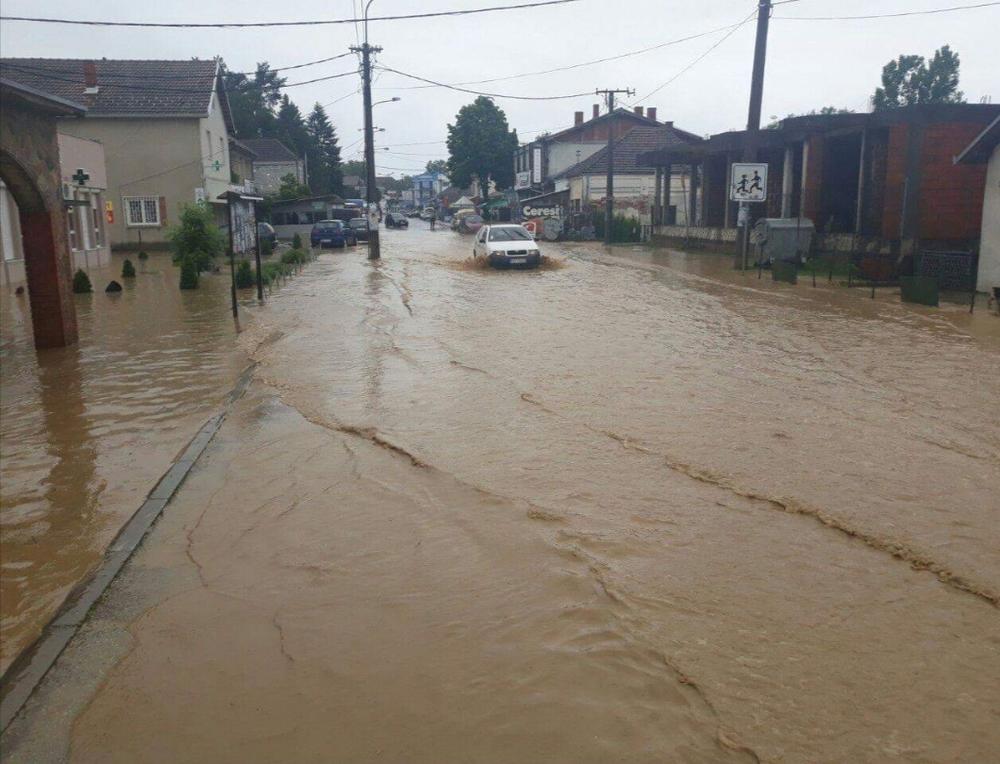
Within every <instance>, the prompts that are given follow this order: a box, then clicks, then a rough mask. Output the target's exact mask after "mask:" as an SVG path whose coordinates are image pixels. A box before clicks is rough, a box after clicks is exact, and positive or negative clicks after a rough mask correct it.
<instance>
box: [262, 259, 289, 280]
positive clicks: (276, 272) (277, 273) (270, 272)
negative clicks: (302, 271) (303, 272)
mask: <svg viewBox="0 0 1000 764" xmlns="http://www.w3.org/2000/svg"><path fill="white" fill-rule="evenodd" d="M290 275H292V265H291V264H290V263H264V265H263V266H262V268H261V277H262V278H263V280H264V282H265V283H267V284H268V285H270V284H273V283H274V282H276V281H278V280H280V279H284V278H288V277H289V276H290Z"/></svg>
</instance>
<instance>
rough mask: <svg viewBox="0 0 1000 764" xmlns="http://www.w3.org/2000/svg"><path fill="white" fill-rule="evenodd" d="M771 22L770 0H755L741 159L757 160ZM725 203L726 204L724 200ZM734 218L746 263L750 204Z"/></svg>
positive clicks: (743, 205)
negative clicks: (754, 30) (738, 224)
mask: <svg viewBox="0 0 1000 764" xmlns="http://www.w3.org/2000/svg"><path fill="white" fill-rule="evenodd" d="M770 22H771V0H759V2H758V4H757V37H756V39H755V41H754V48H753V71H752V72H751V74H750V108H749V109H748V110H747V134H746V139H745V140H744V141H743V161H744V162H755V161H757V133H759V132H760V110H761V104H762V102H763V100H764V63H765V61H766V59H767V29H768V25H769V24H770ZM726 204H729V202H728V201H727V202H726ZM738 220H742V221H743V223H742V225H743V236H742V238H741V240H740V253H739V257H738V258H737V264H738V265H742V268H743V270H744V271H746V267H747V253H748V251H749V249H750V205H749V204H747V203H746V202H740V215H739V218H738Z"/></svg>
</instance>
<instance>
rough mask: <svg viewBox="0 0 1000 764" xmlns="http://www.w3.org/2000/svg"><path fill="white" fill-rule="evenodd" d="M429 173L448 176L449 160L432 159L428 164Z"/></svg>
mask: <svg viewBox="0 0 1000 764" xmlns="http://www.w3.org/2000/svg"><path fill="white" fill-rule="evenodd" d="M426 169H427V172H440V173H443V174H445V175H447V174H448V160H447V159H432V160H431V161H429V162H428V163H427V168H426Z"/></svg>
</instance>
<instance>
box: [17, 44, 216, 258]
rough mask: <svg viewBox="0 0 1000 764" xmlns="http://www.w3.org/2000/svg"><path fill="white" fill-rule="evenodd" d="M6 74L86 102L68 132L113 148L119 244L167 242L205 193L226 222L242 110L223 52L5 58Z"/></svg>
mask: <svg viewBox="0 0 1000 764" xmlns="http://www.w3.org/2000/svg"><path fill="white" fill-rule="evenodd" d="M0 76H2V77H3V78H4V79H8V80H12V81H14V82H17V83H21V84H23V85H26V86H28V87H32V88H35V89H38V90H41V91H44V92H47V93H52V94H54V95H56V96H58V97H61V98H65V99H69V100H72V101H75V102H78V103H81V104H83V105H84V106H85V107H86V109H87V111H86V116H85V117H84V118H83V119H73V120H63V121H61V122H60V123H59V132H60V133H62V134H64V135H71V136H74V137H76V138H82V139H87V140H91V141H97V142H99V143H102V144H103V145H104V146H105V147H107V152H106V157H105V158H106V162H107V188H106V190H104V193H103V198H102V201H103V202H104V203H108V202H110V203H111V213H112V215H111V217H112V219H113V222H107V223H106V230H107V235H108V238H109V239H110V243H111V246H112V248H115V247H133V248H134V247H137V246H138V243H139V241H140V239H141V241H142V243H143V246H144V247H149V246H150V245H152V246H158V245H159V246H165V244H166V231H167V229H168V227H169V226H170V225H172V224H173V223H175V222H176V221H177V218H178V216H179V214H180V211H181V208H182V207H183V205H185V204H190V203H194V202H196V201H205V202H206V203H208V204H209V205H211V206H212V207H213V209H214V210H215V212H216V219H217V221H218V222H219V224H220V225H221V224H223V222H224V221H225V209H226V208H225V204H224V203H223V202H219V201H218V199H217V197H218V196H219V195H220V194H222V193H224V192H226V191H228V190H229V188H230V172H231V170H230V163H229V135H230V134H231V132H232V118H231V115H230V113H229V101H228V100H227V98H226V95H225V92H224V90H223V88H222V80H221V77H220V72H219V63H218V62H217V61H214V60H211V61H200V60H197V59H195V60H185V61H144V60H143V61H132V60H112V59H99V60H86V59H57V58H4V59H0Z"/></svg>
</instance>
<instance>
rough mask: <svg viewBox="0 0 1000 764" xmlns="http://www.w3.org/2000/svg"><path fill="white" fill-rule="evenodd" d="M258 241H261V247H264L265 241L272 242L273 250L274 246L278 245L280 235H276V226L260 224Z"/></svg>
mask: <svg viewBox="0 0 1000 764" xmlns="http://www.w3.org/2000/svg"><path fill="white" fill-rule="evenodd" d="M257 241H259V242H260V243H261V245H263V244H264V242H265V241H269V242H271V247H272V248H273V247H274V245H275V244H277V243H278V234H277V233H275V230H274V226H272V225H271V224H270V223H264V222H260V223H258V224H257Z"/></svg>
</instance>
